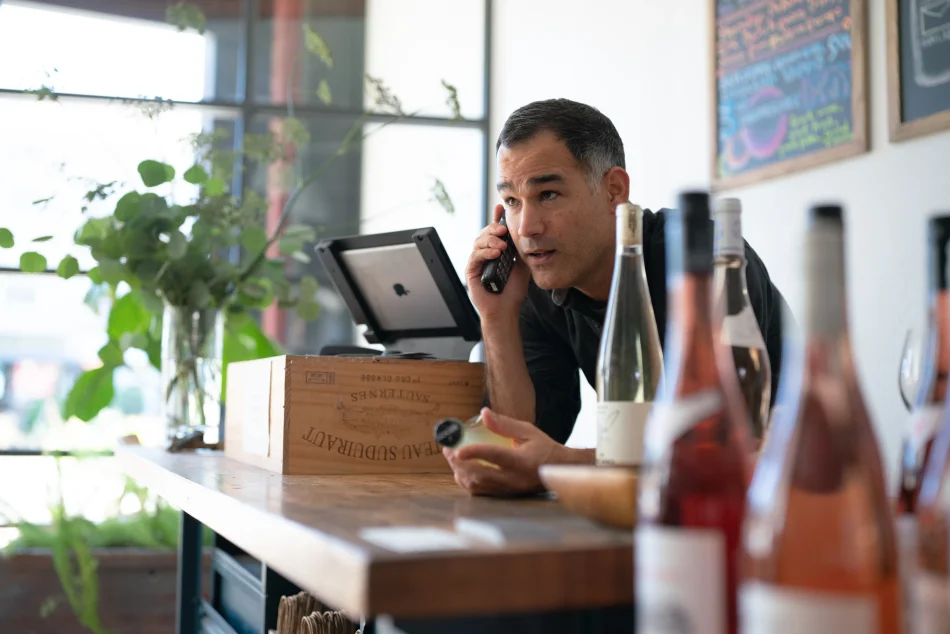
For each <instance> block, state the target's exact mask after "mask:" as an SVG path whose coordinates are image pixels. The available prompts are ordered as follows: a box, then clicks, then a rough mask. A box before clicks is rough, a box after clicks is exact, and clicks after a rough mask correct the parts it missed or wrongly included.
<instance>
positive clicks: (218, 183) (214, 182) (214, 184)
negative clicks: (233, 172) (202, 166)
mask: <svg viewBox="0 0 950 634" xmlns="http://www.w3.org/2000/svg"><path fill="white" fill-rule="evenodd" d="M225 187H226V185H225V183H224V181H223V180H221V179H220V178H217V177H215V178H209V179H208V180H207V181H206V182H205V186H204V193H205V196H207V197H208V198H217V197H218V196H221V195H222V194H224V189H225Z"/></svg>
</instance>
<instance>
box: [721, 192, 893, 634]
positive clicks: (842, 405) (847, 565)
mask: <svg viewBox="0 0 950 634" xmlns="http://www.w3.org/2000/svg"><path fill="white" fill-rule="evenodd" d="M803 258H804V261H805V263H806V265H805V289H806V292H805V337H806V339H805V345H804V349H803V350H800V351H799V350H796V351H795V354H790V355H787V356H788V361H787V363H786V362H785V361H784V360H783V364H784V367H783V369H782V373H781V375H782V388H781V389H780V400H781V401H782V407H781V410H780V412H779V414H777V415H776V416H775V417H774V419H773V422H772V429H771V431H770V432H769V441H768V443H766V445H765V448H764V451H763V455H762V457H761V458H760V459H759V463H758V466H757V468H756V471H755V476H754V478H753V481H752V485H751V487H750V489H749V496H748V506H747V516H746V524H745V526H744V529H743V581H742V584H741V586H740V590H739V603H740V609H741V613H742V631H743V632H744V633H746V634H758V633H760V632H779V631H794V632H808V633H809V634H825V633H827V634H844V633H845V632H865V633H868V634H897V633H898V632H900V631H901V619H900V605H901V600H900V589H899V585H898V559H897V544H896V538H895V526H894V516H893V513H892V510H891V505H890V503H889V499H888V495H887V491H886V488H885V483H884V475H883V466H882V464H881V457H880V452H879V449H878V445H877V442H876V440H875V437H874V431H873V430H872V428H871V423H870V420H869V418H868V413H867V409H866V407H865V405H864V399H863V397H862V395H861V391H860V389H859V387H858V378H857V376H856V374H855V370H854V362H853V358H852V354H851V346H850V342H849V337H848V323H847V311H846V309H845V304H846V294H845V269H844V261H845V258H844V226H843V221H842V210H841V207H840V206H837V205H822V206H816V207H813V208H812V209H811V211H810V219H809V226H808V228H807V230H806V236H805V248H804V253H803ZM788 348H794V347H791V346H789V347H787V348H786V349H788ZM800 355H804V356H803V358H801V359H796V358H795V357H797V356H800ZM796 366H797V367H796ZM786 382H788V385H786ZM790 624H794V629H792V630H789V629H788V628H789V627H790Z"/></svg>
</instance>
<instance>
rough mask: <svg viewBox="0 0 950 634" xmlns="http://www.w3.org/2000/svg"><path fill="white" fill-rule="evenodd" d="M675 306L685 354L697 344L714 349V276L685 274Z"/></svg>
mask: <svg viewBox="0 0 950 634" xmlns="http://www.w3.org/2000/svg"><path fill="white" fill-rule="evenodd" d="M675 306H676V315H677V316H678V317H677V321H678V324H679V327H678V329H679V332H680V336H681V337H682V341H683V342H684V344H686V346H685V348H684V352H687V354H688V350H689V349H690V348H692V347H694V346H696V345H697V344H698V345H705V344H708V346H709V347H710V348H712V343H713V339H712V276H711V275H710V274H709V273H685V274H684V275H683V277H682V279H681V281H680V284H679V285H678V287H677V289H676V304H675ZM707 340H708V341H707Z"/></svg>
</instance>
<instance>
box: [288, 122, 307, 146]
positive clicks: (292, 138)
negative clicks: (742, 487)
mask: <svg viewBox="0 0 950 634" xmlns="http://www.w3.org/2000/svg"><path fill="white" fill-rule="evenodd" d="M281 137H283V140H284V142H285V143H293V144H294V145H296V146H297V147H303V146H305V145H309V144H310V130H308V129H307V126H306V125H304V123H303V121H301V120H300V119H297V118H296V117H287V118H286V119H284V121H283V123H281Z"/></svg>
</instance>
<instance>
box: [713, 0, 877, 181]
mask: <svg viewBox="0 0 950 634" xmlns="http://www.w3.org/2000/svg"><path fill="white" fill-rule="evenodd" d="M711 2H712V11H713V19H712V20H711V22H712V25H713V26H712V29H713V34H712V46H713V50H712V65H713V72H712V102H713V130H714V131H715V137H714V140H713V156H712V172H713V174H712V186H713V189H714V190H723V189H728V188H732V187H740V186H743V185H749V184H751V183H755V182H758V181H761V180H764V179H767V178H774V177H776V176H782V175H786V174H790V173H792V172H796V171H800V170H803V169H808V168H811V167H815V166H817V165H823V164H826V163H829V162H831V161H837V160H840V159H843V158H845V157H848V156H853V155H855V154H859V153H862V152H866V151H867V150H868V115H867V91H866V87H867V61H866V19H865V16H866V7H865V0H711Z"/></svg>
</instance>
